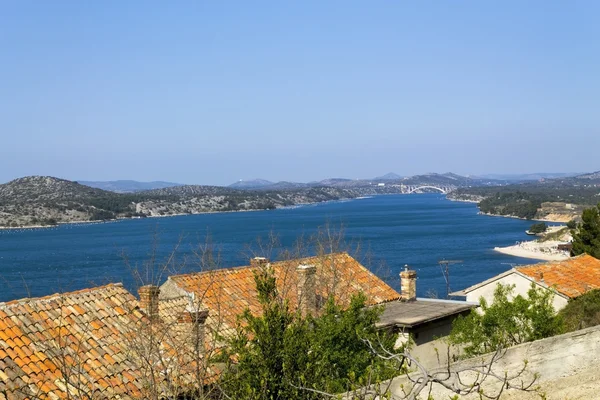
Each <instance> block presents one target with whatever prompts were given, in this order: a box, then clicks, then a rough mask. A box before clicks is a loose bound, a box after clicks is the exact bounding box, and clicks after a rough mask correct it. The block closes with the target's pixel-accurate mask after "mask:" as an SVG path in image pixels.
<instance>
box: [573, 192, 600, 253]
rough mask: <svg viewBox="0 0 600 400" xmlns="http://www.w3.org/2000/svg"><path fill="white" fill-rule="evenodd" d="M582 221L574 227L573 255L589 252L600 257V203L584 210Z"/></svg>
mask: <svg viewBox="0 0 600 400" xmlns="http://www.w3.org/2000/svg"><path fill="white" fill-rule="evenodd" d="M581 220H582V222H581V223H579V224H577V229H573V230H572V231H571V234H572V235H573V249H572V250H571V255H572V256H578V255H580V254H584V253H585V254H589V255H590V256H592V257H596V258H598V259H600V203H599V204H598V205H597V206H596V207H592V208H587V209H585V210H583V214H582V215H581Z"/></svg>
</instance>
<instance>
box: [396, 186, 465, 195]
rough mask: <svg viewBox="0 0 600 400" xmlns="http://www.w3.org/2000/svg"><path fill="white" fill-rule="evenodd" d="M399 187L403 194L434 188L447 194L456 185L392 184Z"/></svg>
mask: <svg viewBox="0 0 600 400" xmlns="http://www.w3.org/2000/svg"><path fill="white" fill-rule="evenodd" d="M394 186H399V187H400V192H401V193H404V194H411V193H423V190H435V191H438V192H440V193H443V194H448V193H450V192H451V191H453V190H455V189H456V186H442V185H394Z"/></svg>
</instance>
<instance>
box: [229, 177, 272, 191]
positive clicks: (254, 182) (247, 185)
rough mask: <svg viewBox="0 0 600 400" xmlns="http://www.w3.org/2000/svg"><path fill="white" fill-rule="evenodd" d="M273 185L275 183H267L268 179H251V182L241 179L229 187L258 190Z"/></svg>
mask: <svg viewBox="0 0 600 400" xmlns="http://www.w3.org/2000/svg"><path fill="white" fill-rule="evenodd" d="M272 185H273V182H271V181H267V180H266V179H251V180H249V181H244V180H242V179H240V180H239V181H237V182H235V183H232V184H231V185H229V187H230V188H234V189H258V188H263V187H266V186H272Z"/></svg>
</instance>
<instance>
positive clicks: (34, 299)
mask: <svg viewBox="0 0 600 400" xmlns="http://www.w3.org/2000/svg"><path fill="white" fill-rule="evenodd" d="M110 288H123V290H125V291H126V292H127V293H129V294H131V293H130V292H129V291H128V290H127V289H125V288H124V287H123V283H121V282H114V283H108V284H106V285H102V286H95V287H91V288H84V289H79V290H75V291H72V292H63V293H54V294H50V295H47V296H41V297H23V298H20V299H15V300H10V301H6V302H0V310H6V309H9V308H11V307H13V306H18V305H21V304H25V303H32V302H47V301H52V300H55V299H58V298H61V297H71V296H77V295H81V294H85V293H94V292H101V291H104V290H107V289H110Z"/></svg>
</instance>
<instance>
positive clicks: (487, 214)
mask: <svg viewBox="0 0 600 400" xmlns="http://www.w3.org/2000/svg"><path fill="white" fill-rule="evenodd" d="M446 199H448V200H450V201H458V202H460V203H475V204H478V203H479V201H477V200H464V199H449V198H448V196H446ZM478 209H479V207H478ZM478 214H480V215H485V216H488V217H503V218H514V219H520V220H522V221H539V222H554V223H557V224H566V223H567V222H569V221H570V220H572V219H573V218H575V217H572V218H568V217H567V216H564V218H561V219H552V218H532V219H527V218H522V217H517V216H516V215H502V214H492V213H485V212H483V211H481V210H479V211H478ZM567 218H568V219H567Z"/></svg>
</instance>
